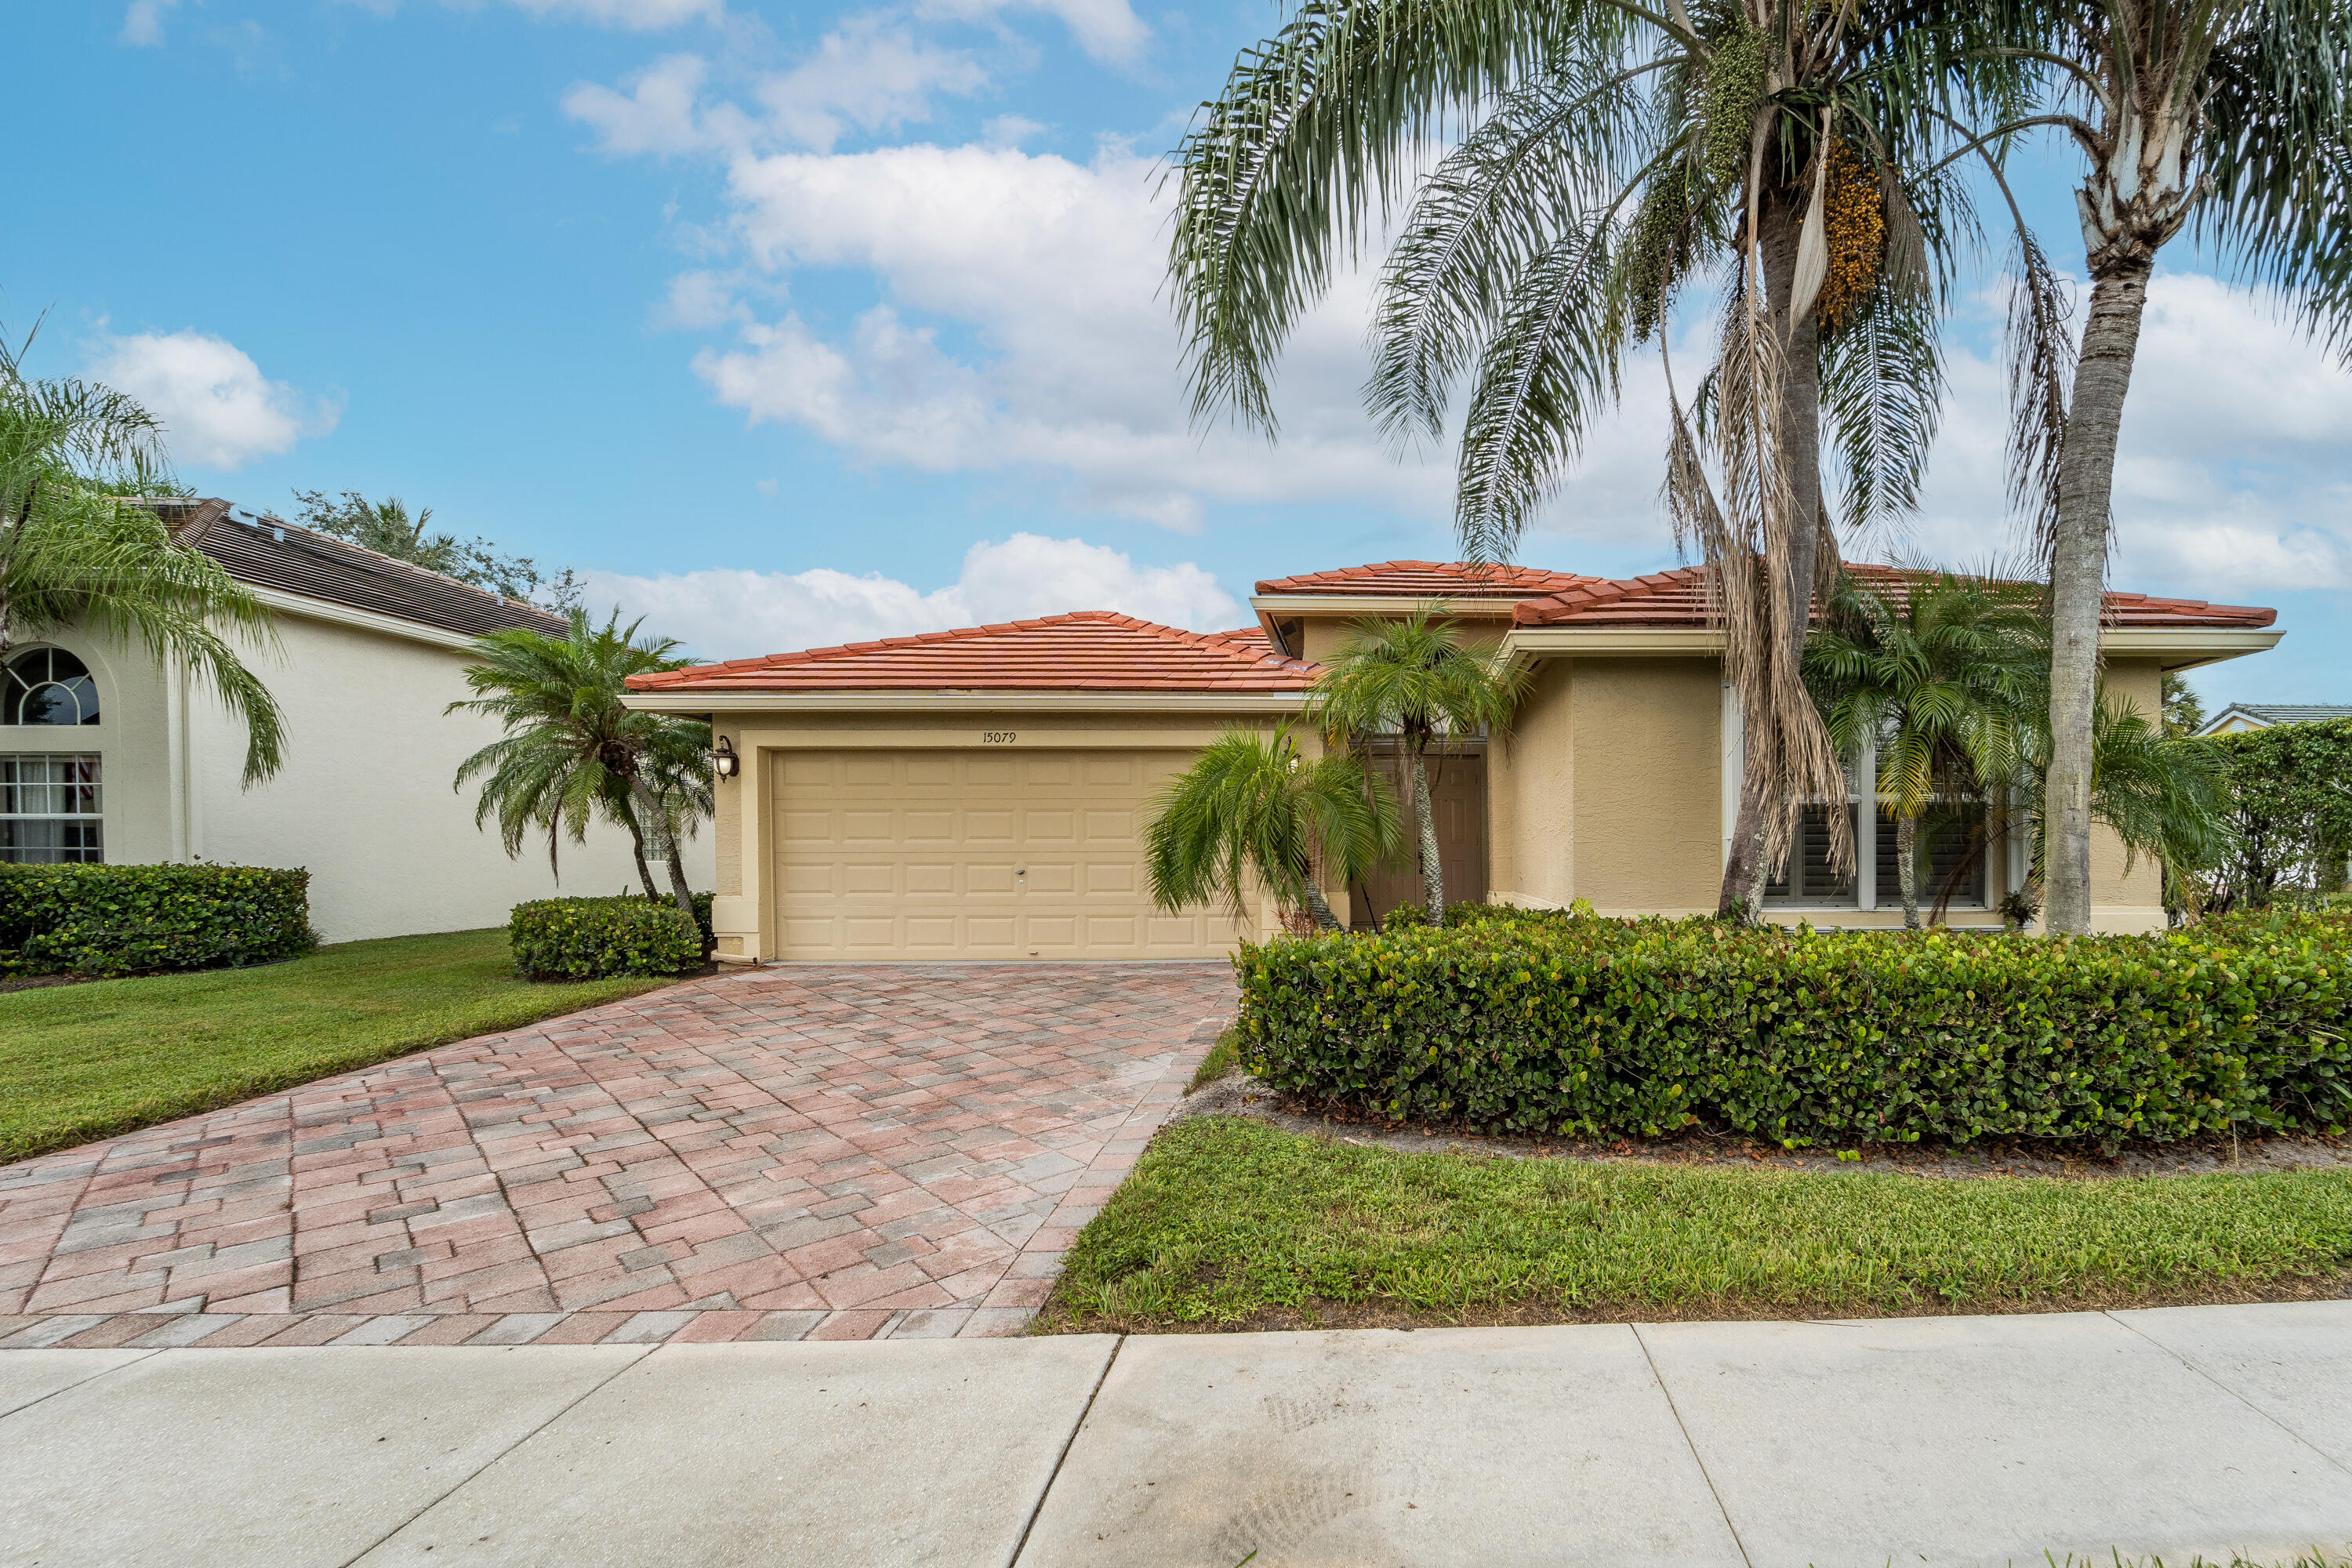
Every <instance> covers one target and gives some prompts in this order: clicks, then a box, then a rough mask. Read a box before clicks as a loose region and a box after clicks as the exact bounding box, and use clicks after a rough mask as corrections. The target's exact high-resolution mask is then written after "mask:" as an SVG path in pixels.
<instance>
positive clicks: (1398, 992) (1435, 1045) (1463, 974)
mask: <svg viewBox="0 0 2352 1568" xmlns="http://www.w3.org/2000/svg"><path fill="white" fill-rule="evenodd" d="M1234 967H1235V969H1236V970H1237V971H1238V973H1239V974H1240V977H1241V988H1242V1012H1241V1022H1240V1027H1241V1030H1242V1037H1243V1046H1242V1058H1243V1062H1244V1066H1246V1067H1248V1068H1249V1069H1250V1070H1251V1071H1252V1072H1254V1073H1256V1074H1257V1075H1258V1076H1259V1077H1261V1078H1263V1079H1265V1080H1266V1081H1267V1082H1268V1083H1270V1084H1272V1085H1273V1086H1274V1087H1276V1089H1281V1090H1283V1091H1285V1092H1287V1093H1292V1094H1297V1095H1302V1096H1307V1097H1309V1098H1313V1099H1318V1100H1338V1101H1341V1102H1344V1103H1348V1104H1352V1105H1355V1106H1358V1107H1360V1108H1361V1109H1364V1110H1371V1111H1374V1112H1376V1113H1380V1114H1384V1115H1391V1116H1399V1117H1410V1118H1414V1119H1423V1120H1437V1121H1457V1122H1463V1123H1467V1124H1470V1125H1475V1126H1480V1127H1486V1128H1489V1129H1494V1130H1497V1131H1511V1132H1522V1133H1534V1134H1550V1133H1567V1134H1570V1135H1576V1136H1587V1137H1591V1136H1615V1135H1622V1134H1629V1133H1638V1134H1643V1135H1656V1134H1660V1133H1666V1132H1672V1131H1675V1130H1677V1129H1680V1128H1684V1127H1688V1126H1691V1125H1694V1124H1705V1125H1712V1126H1717V1127H1724V1128H1728V1129H1730V1130H1732V1131H1737V1132H1739V1133H1742V1134H1745V1135H1748V1136H1750V1137H1756V1138H1762V1139H1769V1140H1772V1141H1775V1142H1785V1143H1789V1144H1791V1145H1801V1144H1811V1143H1838V1144H1848V1145H1851V1144H1857V1143H1866V1142H1912V1141H1916V1140H1917V1139H1919V1138H1921V1137H1939V1138H1947V1139H1950V1140H1952V1141H1954V1142H1966V1141H1968V1140H1969V1139H1972V1138H1979V1137H1985V1136H1989V1135H1995V1134H2015V1135H2029V1136H2034V1137H2050V1138H2088V1139H2092V1140H2095V1141H2097V1142H2100V1143H2101V1144H2103V1145H2105V1146H2109V1147H2112V1146H2114V1145H2115V1144H2116V1143H2119V1142H2122V1141H2123V1140H2125V1139H2126V1138H2147V1139H2172V1138H2180V1137H2185V1136H2188V1135H2190V1134H2193V1133H2198V1132H2203V1131H2217V1130H2221V1129H2226V1128H2230V1127H2231V1126H2235V1125H2240V1124H2249V1125H2252V1126H2254V1127H2259V1128H2300V1129H2312V1130H2324V1131H2340V1130H2341V1129H2343V1128H2344V1127H2345V1126H2346V1125H2347V1123H2352V1044H2347V1031H2346V1028H2345V1026H2346V1022H2347V1015H2352V942H2347V931H2346V930H2345V928H2344V926H2343V925H2342V923H2341V922H2338V921H2330V920H2326V919H2321V918H2314V917H2304V918H2302V919H2301V920H2299V921H2297V920H2293V919H2288V918H2281V919H2279V920H2277V921H2273V923H2271V924H2269V925H2265V926H2263V927H2261V928H2260V929H2256V928H2255V927H2253V926H2252V923H2251V922H2249V923H2247V924H2245V925H2242V926H2240V927H2224V928H2220V929H2216V930H2214V931H2205V930H2202V929H2200V931H2190V932H2179V933H2171V934H2168V935H2159V936H2147V937H2075V938H2046V937H2045V938H2033V939H2026V938H2017V937H2006V936H2001V935H1998V934H1990V933H1987V934H1966V933H1958V932H1945V931H1934V932H1929V933H1926V934H1924V935H1922V934H1918V933H1904V932H1885V933H1869V932H1828V933H1825V932H1816V931H1807V930H1802V929H1800V930H1796V931H1788V930H1782V929H1779V928H1774V927H1764V928H1745V929H1743V928H1736V927H1732V926H1728V925H1726V924H1723V923H1721V922H1719V921H1713V920H1704V919H1696V920H1686V921H1664V920H1648V921H1607V920H1596V919H1591V918H1576V917H1572V916H1563V915H1559V914H1556V913H1554V914H1541V913H1536V912H1533V911H1519V912H1515V913H1511V914H1504V915H1480V916H1476V917H1474V919H1473V920H1472V921H1467V922H1465V926H1464V928H1462V929H1458V930H1448V931H1427V930H1405V931H1391V932H1385V933H1383V934H1381V935H1379V936H1360V937H1339V936H1334V937H1314V938H1280V939H1276V940H1275V941H1272V942H1267V943H1265V945H1263V946H1245V947H1244V949H1243V950H1242V952H1241V953H1240V954H1239V955H1238V956H1237V957H1236V958H1235V960H1234Z"/></svg>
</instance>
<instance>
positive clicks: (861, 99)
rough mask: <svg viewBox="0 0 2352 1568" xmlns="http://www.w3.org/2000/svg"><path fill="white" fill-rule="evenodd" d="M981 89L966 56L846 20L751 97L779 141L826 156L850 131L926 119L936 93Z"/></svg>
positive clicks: (871, 20)
mask: <svg viewBox="0 0 2352 1568" xmlns="http://www.w3.org/2000/svg"><path fill="white" fill-rule="evenodd" d="M986 85H988V73H987V72H986V71H984V70H982V68H981V67H980V63H979V62H978V61H977V60H974V59H973V58H971V56H970V55H967V54H964V53H962V52H961V51H960V50H955V49H942V48H940V47H937V46H935V45H932V44H929V43H925V42H923V41H921V40H920V39H919V38H917V37H914V36H913V35H911V34H909V33H908V31H907V30H906V29H905V28H903V27H898V26H889V25H887V24H886V23H885V22H884V21H883V20H882V19H881V18H880V17H877V16H853V17H851V18H850V19H849V20H848V21H847V22H846V23H845V24H844V25H843V26H841V27H839V28H837V29H835V31H833V32H830V33H827V34H826V35H825V36H824V38H823V39H822V40H820V41H819V43H818V44H817V47H816V52H815V53H814V54H813V55H811V56H810V57H809V58H807V59H805V60H803V61H802V62H801V63H800V64H799V65H796V66H794V67H793V68H792V69H790V70H788V71H783V72H781V73H779V74H777V75H773V76H770V77H768V78H766V79H763V80H762V81H761V83H760V84H759V88H758V90H757V97H758V99H759V100H760V102H761V104H762V105H763V106H764V107H765V108H766V110H767V111H768V121H769V124H770V125H771V126H772V127H773V129H774V131H775V132H776V134H777V135H778V136H780V137H781V138H782V140H783V141H785V142H792V143H793V144H795V145H798V146H802V147H814V148H815V149H816V150H818V151H819V152H830V151H832V149H833V144H834V143H835V142H838V141H839V140H840V139H841V138H842V137H843V136H844V135H845V134H847V133H848V132H850V131H851V130H852V129H855V130H858V131H866V132H876V131H892V130H896V129H898V127H899V126H902V125H907V124H919V123H921V122H923V121H928V120H929V119H930V117H931V99H932V97H933V95H934V94H938V93H953V94H959V95H961V94H968V93H973V92H977V91H979V90H980V89H982V88H983V87H985V86H986Z"/></svg>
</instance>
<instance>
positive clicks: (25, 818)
mask: <svg viewBox="0 0 2352 1568" xmlns="http://www.w3.org/2000/svg"><path fill="white" fill-rule="evenodd" d="M15 732H16V733H22V731H21V730H20V731H15ZM58 761H63V762H67V763H88V764H89V778H88V779H87V780H79V779H49V778H44V779H37V780H35V781H33V782H31V783H26V782H23V781H21V780H13V781H6V782H0V822H73V823H83V824H87V825H89V826H92V827H94V828H96V829H97V830H98V843H97V845H96V846H95V847H96V849H97V855H96V856H95V857H94V858H75V859H70V860H26V859H22V858H15V857H13V856H12V855H11V853H10V852H9V851H7V850H5V849H0V864H5V865H11V866H56V865H66V866H89V865H104V864H105V863H106V759H105V754H104V753H103V752H0V763H5V764H11V766H10V767H9V770H8V771H10V772H15V771H16V769H17V768H20V767H21V766H22V764H24V763H36V762H37V763H52V762H58ZM82 789H87V790H88V791H89V810H88V811H55V810H49V811H24V810H16V811H10V810H7V809H5V808H6V807H8V806H10V805H16V806H22V805H24V799H23V795H22V792H24V791H26V790H39V791H42V792H44V795H48V792H52V791H73V790H82ZM12 794H13V795H15V798H13V799H12V798H10V796H11V795H12ZM57 798H58V797H56V796H49V797H48V798H45V799H44V800H43V802H42V803H41V804H43V805H53V804H55V801H56V799H57ZM64 798H67V799H70V798H71V797H70V795H68V796H65V797H64Z"/></svg>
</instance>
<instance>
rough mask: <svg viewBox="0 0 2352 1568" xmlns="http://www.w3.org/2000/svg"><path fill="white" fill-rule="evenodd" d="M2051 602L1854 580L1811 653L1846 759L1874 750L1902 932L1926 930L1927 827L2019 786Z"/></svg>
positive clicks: (1952, 580) (1972, 588) (2030, 595)
mask: <svg viewBox="0 0 2352 1568" xmlns="http://www.w3.org/2000/svg"><path fill="white" fill-rule="evenodd" d="M2041 599H2042V594H2041V589H2040V587H2039V585H2038V584H2030V583H2025V584H2021V583H2015V582H2005V581H2002V580H2000V578H1998V577H1994V576H1990V575H1986V576H1974V575H1967V574H1955V573H1944V572H1936V573H1920V574H1916V575H1914V576H1912V577H1910V578H1909V579H1908V581H1907V582H1906V584H1904V586H1903V588H1902V589H1901V590H1900V591H1899V592H1890V591H1888V590H1886V589H1882V588H1871V587H1864V586H1862V585H1860V584H1856V583H1854V582H1853V579H1851V578H1847V579H1845V580H1843V581H1842V582H1841V583H1840V584H1839V586H1838V588H1837V590H1836V592H1835V593H1834V594H1832V596H1831V599H1830V605H1829V610H1828V614H1827V615H1826V616H1824V617H1823V623H1824V624H1823V626H1822V629H1821V630H1819V631H1817V632H1815V633H1814V634H1813V636H1812V637H1811V640H1810V641H1809V642H1808V644H1807V646H1806V648H1805V679H1806V683H1807V684H1808V685H1809V686H1810V687H1811V690H1812V693H1813V699H1814V700H1815V701H1816V702H1817V703H1819V704H1820V706H1821V710H1822V721H1823V722H1824V723H1825V724H1826V725H1827V726H1828V727H1829V732H1830V739H1831V742H1832V744H1834V745H1835V746H1836V747H1837V749H1838V754H1839V755H1840V756H1842V757H1844V758H1846V759H1847V761H1848V763H1849V765H1853V764H1855V763H1859V761H1860V760H1861V758H1862V757H1863V755H1864V752H1866V751H1868V749H1869V748H1870V746H1871V745H1872V743H1873V742H1875V743H1876V745H1877V786H1876V800H1877V805H1878V806H1879V807H1881V808H1884V809H1885V811H1887V812H1888V813H1889V814H1891V815H1892V816H1894V818H1895V857H1896V879H1897V885H1898V886H1899V887H1900V889H1901V890H1902V896H1903V924H1904V926H1905V927H1906V929H1909V930H1913V931H1916V930H1917V929H1918V928H1919V855H1918V826H1919V820H1920V818H1921V817H1922V816H1926V815H1927V813H1928V812H1929V811H1931V810H1933V809H1935V808H1937V806H1938V805H1947V804H1949V803H1951V802H1953V801H1955V800H1957V799H1958V798H1960V797H1963V796H1976V797H1979V798H1980V799H1984V800H1987V801H1998V799H1999V798H2000V795H2002V794H2003V793H2004V792H2005V791H2006V790H2007V789H2008V787H2009V785H2010V783H2011V779H2012V778H2013V777H2014V776H2015V773H2016V769H2017V765H2018V762H2019V759H2020V757H2021V754H2022V752H2023V747H2022V746H2021V737H2020V735H2019V729H2020V726H2021V725H2022V724H2028V723H2031V722H2032V709H2033V701H2034V699H2035V698H2036V697H2038V696H2039V695H2040V694H2041V692H2042V686H2043V681H2044V679H2046V673H2045V672H2046V671H2047V670H2048V668H2049V658H2050V651H2049V642H2048V638H2047V634H2046V632H2045V630H2044V627H2045V626H2046V623H2045V622H2044V621H2043V620H2042V616H2041ZM1993 815H1998V813H1994V814H1993Z"/></svg>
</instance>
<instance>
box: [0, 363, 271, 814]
mask: <svg viewBox="0 0 2352 1568" xmlns="http://www.w3.org/2000/svg"><path fill="white" fill-rule="evenodd" d="M31 342H32V339H31V337H30V335H29V334H28V335H27V336H26V340H25V342H23V343H20V344H18V345H16V347H14V348H11V347H10V346H9V345H8V343H7V342H6V341H5V338H0V654H5V652H6V651H7V649H8V648H9V647H11V646H12V645H13V644H15V643H16V642H18V641H20V640H23V639H26V638H31V637H44V636H46V635H47V634H49V633H51V632H54V631H56V630H58V629H59V628H61V627H65V626H78V625H81V626H93V627H95V628H97V629H99V630H100V631H102V632H107V633H110V634H111V635H113V636H116V637H123V638H125V639H127V640H134V641H136V642H138V643H140V644H141V645H142V646H143V647H145V648H146V650H147V652H148V654H149V655H150V656H151V657H152V658H154V659H155V660H156V661H157V662H158V663H163V662H166V661H172V660H176V661H179V662H181V663H183V664H184V665H185V666H186V667H187V668H188V669H189V670H190V671H191V672H193V673H194V676H195V678H196V679H197V680H198V681H200V682H201V683H203V685H204V686H205V687H206V688H207V689H210V690H211V691H212V693H213V694H214V695H215V697H217V698H219V700H220V701H221V703H222V705H223V706H224V707H226V709H227V710H229V712H230V713H232V714H233V715H235V716H236V718H238V719H240V720H242V721H244V723H245V736H246V746H245V783H246V784H247V785H251V784H257V783H259V782H260V781H261V780H263V779H266V778H268V776H269V775H270V774H272V773H276V772H277V771H278V766H279V764H280V763H282V762H283V761H284V760H285V750H286V728H285V721H284V719H283V718H282V716H281V715H280V714H279V712H278V703H277V701H276V700H275V699H273V698H272V697H271V696H270V695H269V689H268V687H266V686H264V685H263V684H262V682H261V679H260V678H259V677H258V676H257V675H255V674H254V673H253V672H252V671H251V670H250V669H247V668H246V666H245V662H244V660H243V659H242V658H239V657H238V654H237V650H236V647H235V646H234V645H233V643H232V640H231V639H232V638H234V639H237V640H241V641H243V642H246V643H247V644H249V645H258V646H260V647H265V648H267V647H275V646H276V642H277V635H278V634H277V631H276V629H275V627H274V626H273V624H272V623H271V621H270V618H269V611H268V609H267V608H266V607H265V606H264V605H262V604H261V602H260V601H259V600H257V599H256V598H255V597H254V596H253V595H251V594H250V593H248V592H247V590H246V588H245V586H244V584H240V583H239V582H237V580H236V578H234V577H232V576H230V575H229V574H227V573H226V572H225V571H223V570H222V569H221V568H220V567H219V566H218V565H217V564H215V563H214V562H213V561H212V560H211V559H209V558H208V557H206V556H205V555H203V554H200V553H199V552H196V551H194V550H184V549H182V548H181V547H180V546H178V545H177V544H174V543H173V542H172V536H171V534H170V532H169V531H166V529H165V528H164V526H163V521H161V520H160V519H159V518H157V517H156V515H155V514H154V513H153V512H152V511H150V510H147V509H145V508H144V507H142V506H139V505H137V504H135V502H134V501H132V500H129V499H126V498H128V497H133V496H144V495H160V494H173V493H177V491H178V486H177V485H176V484H175V483H174V482H173V479H172V477H171V470H170V467H169V464H168V462H167V460H166V458H165V455H164V450H163V429H162V426H159V425H158V424H157V423H156V422H155V420H154V418H153V417H152V416H150V415H149V414H148V413H147V411H146V410H145V409H143V408H142V407H141V406H140V405H138V404H136V403H134V402H132V401H131V399H130V398H127V397H125V396H123V395H121V394H120V393H117V392H111V391H109V390H108V389H107V388H105V387H103V386H93V385H90V384H86V383H83V382H79V381H36V380H32V379H29V378H27V377H26V375H25V374H23V371H22V368H21V365H22V360H23V355H24V352H25V350H26V348H27V347H29V346H30V345H31Z"/></svg>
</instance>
